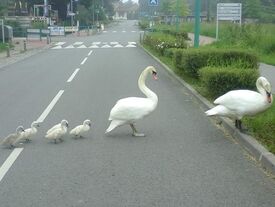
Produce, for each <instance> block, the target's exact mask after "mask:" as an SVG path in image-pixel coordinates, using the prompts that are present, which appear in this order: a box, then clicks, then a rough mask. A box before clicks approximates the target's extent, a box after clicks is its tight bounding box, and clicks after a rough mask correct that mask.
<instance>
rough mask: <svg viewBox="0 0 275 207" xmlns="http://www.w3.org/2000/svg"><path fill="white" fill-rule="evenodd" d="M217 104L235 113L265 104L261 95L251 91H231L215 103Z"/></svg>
mask: <svg viewBox="0 0 275 207" xmlns="http://www.w3.org/2000/svg"><path fill="white" fill-rule="evenodd" d="M214 103H215V104H220V105H223V106H225V107H226V108H228V109H229V110H232V111H235V110H240V109H244V108H247V107H248V108H249V107H255V106H257V105H258V104H262V103H263V98H262V96H261V94H259V93H257V92H255V91H250V90H234V91H230V92H228V93H226V94H224V95H222V96H220V97H219V98H217V99H216V100H215V101H214Z"/></svg>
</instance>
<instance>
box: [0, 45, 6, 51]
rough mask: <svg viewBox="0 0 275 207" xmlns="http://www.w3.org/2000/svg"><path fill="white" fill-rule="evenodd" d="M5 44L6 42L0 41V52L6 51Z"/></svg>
mask: <svg viewBox="0 0 275 207" xmlns="http://www.w3.org/2000/svg"><path fill="white" fill-rule="evenodd" d="M6 48H7V44H6V43H0V52H4V51H6Z"/></svg>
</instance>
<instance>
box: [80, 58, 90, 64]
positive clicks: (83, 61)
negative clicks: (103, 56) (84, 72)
mask: <svg viewBox="0 0 275 207" xmlns="http://www.w3.org/2000/svg"><path fill="white" fill-rule="evenodd" d="M87 59H88V58H87V57H85V58H84V60H82V62H81V63H80V65H84V63H85V62H86V60H87Z"/></svg>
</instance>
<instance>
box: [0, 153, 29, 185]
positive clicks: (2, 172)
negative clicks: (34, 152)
mask: <svg viewBox="0 0 275 207" xmlns="http://www.w3.org/2000/svg"><path fill="white" fill-rule="evenodd" d="M23 149H24V148H15V149H14V150H13V151H12V153H11V154H10V156H9V157H8V158H7V159H6V161H5V162H4V163H3V165H2V166H1V168H0V182H1V180H2V179H3V177H4V176H5V175H6V173H7V172H8V170H9V169H10V167H11V166H12V164H13V163H14V162H15V160H16V159H17V157H18V156H19V155H20V153H21V152H22V151H23Z"/></svg>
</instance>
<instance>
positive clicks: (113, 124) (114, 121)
mask: <svg viewBox="0 0 275 207" xmlns="http://www.w3.org/2000/svg"><path fill="white" fill-rule="evenodd" d="M123 123H124V122H122V121H118V120H112V121H111V123H110V126H109V127H108V129H106V131H105V134H106V133H108V132H110V131H112V130H113V129H115V128H116V127H118V126H121V125H122V124H123Z"/></svg>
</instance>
